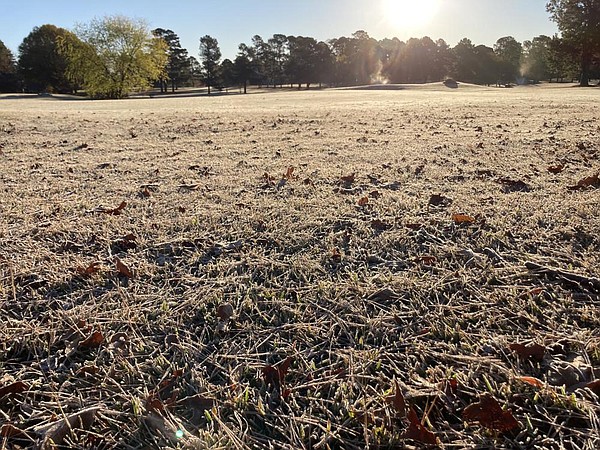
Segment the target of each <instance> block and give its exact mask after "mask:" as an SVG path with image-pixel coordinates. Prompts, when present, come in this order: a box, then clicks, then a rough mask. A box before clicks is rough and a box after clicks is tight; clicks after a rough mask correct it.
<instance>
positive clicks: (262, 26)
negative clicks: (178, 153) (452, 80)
mask: <svg viewBox="0 0 600 450" xmlns="http://www.w3.org/2000/svg"><path fill="white" fill-rule="evenodd" d="M386 1H387V3H391V2H393V1H397V2H399V3H402V2H406V3H408V4H411V5H424V6H419V7H420V8H432V9H431V11H430V12H428V13H427V20H426V21H424V23H422V24H419V25H415V26H413V27H408V26H405V25H400V24H398V23H394V21H392V20H390V13H389V8H388V9H387V10H385V8H384V7H383V6H382V5H383V4H385V3H386ZM435 2H438V4H437V5H436V7H435V11H434V10H433V7H432V6H431V5H433V4H434V3H435ZM545 4H546V0H414V1H413V0H279V1H276V0H257V1H247V0H245V1H243V0H194V1H188V0H179V1H168V0H167V1H165V0H162V1H157V0H21V1H14V0H0V11H2V13H1V14H0V40H2V41H3V42H4V43H5V44H6V46H7V47H8V48H10V49H11V50H12V51H13V52H15V54H16V51H17V49H18V46H19V44H20V43H21V41H22V40H23V38H24V37H25V36H27V34H29V32H30V31H31V30H32V28H33V27H34V26H39V25H43V24H45V23H50V24H53V25H57V26H60V27H63V28H67V29H72V28H73V26H74V25H75V24H76V23H81V22H83V23H85V22H87V21H89V20H90V19H92V18H94V17H101V16H105V15H114V14H122V15H125V16H129V17H136V18H142V19H145V20H146V21H147V22H148V23H149V25H150V27H151V28H158V27H160V28H169V29H172V30H173V31H175V32H176V33H177V34H178V35H179V36H180V38H181V43H182V46H183V47H185V48H187V49H188V51H189V53H190V55H194V56H197V53H198V41H199V39H200V37H201V36H204V35H205V34H209V35H211V36H213V37H215V38H217V40H218V41H219V44H220V46H221V50H222V53H223V57H224V58H233V57H235V54H236V53H237V46H238V44H239V43H240V42H246V43H250V40H251V38H252V36H253V35H255V34H260V35H261V36H262V37H263V38H265V39H266V38H268V37H270V36H272V35H273V34H274V33H282V34H286V35H304V36H313V37H315V38H317V39H319V40H326V39H329V38H333V37H339V36H349V35H350V34H352V33H353V32H354V31H356V30H361V29H362V30H365V31H367V32H368V33H369V34H370V35H371V36H373V37H375V38H377V39H381V38H384V37H390V38H391V37H398V38H400V39H402V40H406V39H408V38H409V37H422V36H429V37H431V38H433V39H437V38H443V39H445V40H446V41H447V42H448V43H449V44H450V45H452V46H453V45H454V44H456V43H457V42H458V41H459V40H460V39H461V38H463V37H468V38H470V39H471V40H472V41H473V43H474V44H486V45H490V46H491V45H493V44H494V42H496V40H497V39H498V38H500V37H502V36H508V35H511V36H514V37H515V38H516V39H517V40H519V41H521V42H522V41H523V40H526V39H531V38H532V37H534V36H537V35H540V34H547V35H552V34H554V33H556V32H557V29H556V26H555V24H554V23H552V22H550V20H549V18H548V13H547V12H546V10H545Z"/></svg>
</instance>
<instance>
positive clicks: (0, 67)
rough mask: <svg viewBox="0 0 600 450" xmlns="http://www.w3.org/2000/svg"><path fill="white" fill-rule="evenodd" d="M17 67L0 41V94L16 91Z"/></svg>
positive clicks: (10, 53) (12, 57) (11, 55)
mask: <svg viewBox="0 0 600 450" xmlns="http://www.w3.org/2000/svg"><path fill="white" fill-rule="evenodd" d="M16 72H17V67H16V64H15V58H14V56H13V54H12V52H11V51H10V50H9V49H8V47H6V45H4V42H2V41H0V92H14V91H16V90H17V75H16Z"/></svg>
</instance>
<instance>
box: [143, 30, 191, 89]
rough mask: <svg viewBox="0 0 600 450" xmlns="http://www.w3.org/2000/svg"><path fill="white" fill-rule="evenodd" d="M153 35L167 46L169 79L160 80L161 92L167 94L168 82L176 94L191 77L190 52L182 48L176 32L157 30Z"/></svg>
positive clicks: (167, 72)
mask: <svg viewBox="0 0 600 450" xmlns="http://www.w3.org/2000/svg"><path fill="white" fill-rule="evenodd" d="M152 34H153V35H154V36H155V37H157V38H160V39H162V40H163V41H165V43H166V44H167V57H168V59H167V67H166V75H167V77H168V78H167V77H165V79H162V80H159V82H160V91H161V92H166V91H167V85H168V82H170V84H171V92H175V90H176V89H177V88H178V87H179V84H180V83H181V82H182V81H185V78H186V76H189V61H188V52H187V50H186V49H184V48H182V47H181V42H180V41H179V36H177V34H176V33H175V32H174V31H172V30H165V29H163V28H156V29H155V30H152Z"/></svg>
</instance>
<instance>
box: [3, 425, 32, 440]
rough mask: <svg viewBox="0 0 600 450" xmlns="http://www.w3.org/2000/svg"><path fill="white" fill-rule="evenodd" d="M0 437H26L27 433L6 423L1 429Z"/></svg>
mask: <svg viewBox="0 0 600 450" xmlns="http://www.w3.org/2000/svg"><path fill="white" fill-rule="evenodd" d="M0 436H2V437H5V438H9V437H25V436H27V433H25V432H24V431H23V430H21V429H20V428H17V427H16V426H15V425H13V424H12V423H5V424H3V425H2V427H0Z"/></svg>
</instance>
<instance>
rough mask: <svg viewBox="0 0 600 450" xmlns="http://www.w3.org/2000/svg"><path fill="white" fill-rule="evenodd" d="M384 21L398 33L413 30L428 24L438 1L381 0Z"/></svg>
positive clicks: (438, 4) (435, 10)
mask: <svg viewBox="0 0 600 450" xmlns="http://www.w3.org/2000/svg"><path fill="white" fill-rule="evenodd" d="M381 1H382V10H383V14H384V17H385V20H386V21H387V22H388V23H389V24H390V25H391V26H392V27H394V28H395V29H397V30H398V31H402V30H413V29H416V28H418V27H420V26H423V25H426V24H427V23H429V22H430V21H431V20H432V19H433V17H434V16H435V14H436V13H437V10H438V8H439V6H440V0H381Z"/></svg>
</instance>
